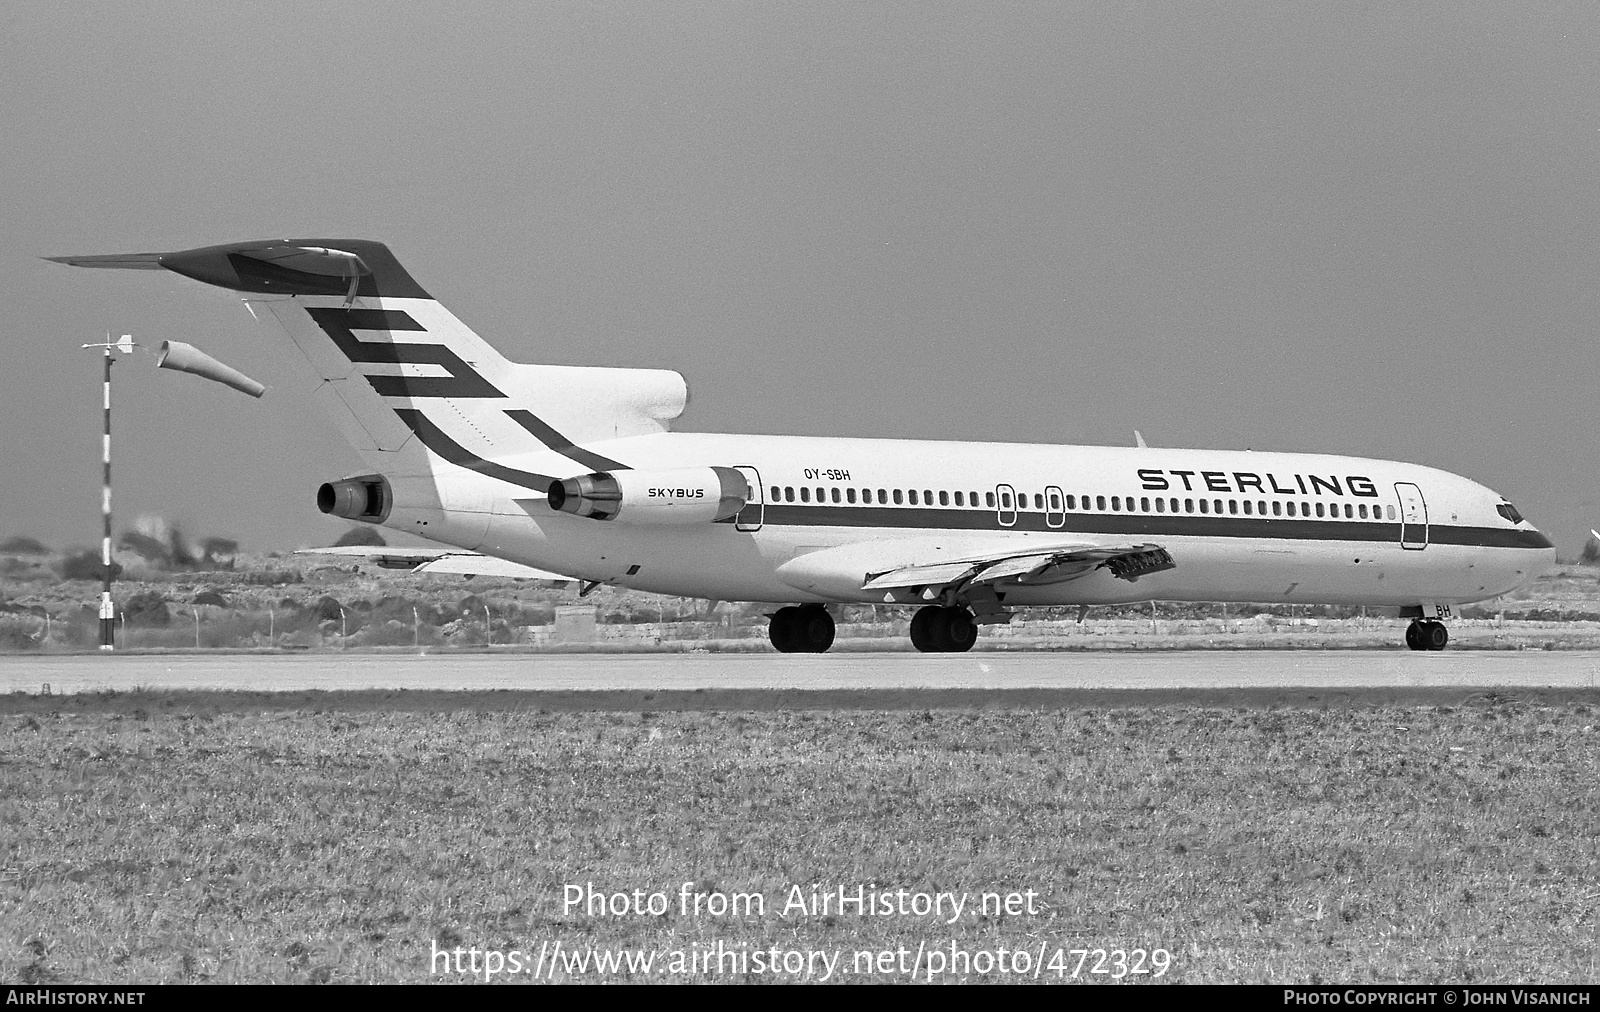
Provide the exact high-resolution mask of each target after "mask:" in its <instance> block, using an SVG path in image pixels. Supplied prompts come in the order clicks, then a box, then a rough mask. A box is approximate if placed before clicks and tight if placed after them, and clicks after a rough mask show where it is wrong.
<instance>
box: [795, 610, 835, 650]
mask: <svg viewBox="0 0 1600 1012" xmlns="http://www.w3.org/2000/svg"><path fill="white" fill-rule="evenodd" d="M798 611H799V615H798V617H797V618H796V619H795V620H794V624H793V625H792V626H791V627H790V628H792V629H793V631H794V637H795V641H796V642H797V643H798V644H799V647H798V649H799V650H800V651H801V652H803V653H808V654H821V653H826V652H827V650H828V648H829V647H831V646H833V632H834V628H833V616H832V615H829V614H828V609H826V608H823V607H821V606H820V605H819V606H817V607H805V608H800V609H798Z"/></svg>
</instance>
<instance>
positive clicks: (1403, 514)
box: [1394, 481, 1428, 552]
mask: <svg viewBox="0 0 1600 1012" xmlns="http://www.w3.org/2000/svg"><path fill="white" fill-rule="evenodd" d="M1394 491H1395V494H1396V495H1398V496H1399V497H1400V547H1401V548H1406V549H1410V550H1411V551H1416V552H1420V551H1422V550H1423V549H1424V548H1427V547H1428V504H1427V503H1426V502H1424V501H1423V499H1422V489H1420V488H1418V487H1417V486H1415V485H1413V484H1411V483H1410V482H1408V481H1397V482H1395V485H1394Z"/></svg>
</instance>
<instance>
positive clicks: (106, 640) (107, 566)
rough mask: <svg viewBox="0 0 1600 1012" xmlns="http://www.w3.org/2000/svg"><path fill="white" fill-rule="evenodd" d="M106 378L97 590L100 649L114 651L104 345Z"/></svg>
mask: <svg viewBox="0 0 1600 1012" xmlns="http://www.w3.org/2000/svg"><path fill="white" fill-rule="evenodd" d="M105 361H106V378H105V383H104V384H103V386H102V390H103V395H102V397H103V403H104V405H105V420H106V425H105V434H104V435H103V436H102V437H101V443H100V461H101V464H102V465H103V467H104V484H103V486H102V487H101V489H100V513H101V516H102V517H103V518H104V520H105V533H104V536H103V537H102V538H101V541H100V562H101V565H102V568H103V574H104V582H103V583H102V585H101V590H100V649H101V650H114V649H116V630H117V624H116V618H117V611H116V605H114V604H112V603H111V363H112V362H114V361H116V359H114V358H113V357H112V356H111V344H110V342H109V341H107V343H106V356H105Z"/></svg>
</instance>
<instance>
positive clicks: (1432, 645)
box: [1406, 619, 1450, 650]
mask: <svg viewBox="0 0 1600 1012" xmlns="http://www.w3.org/2000/svg"><path fill="white" fill-rule="evenodd" d="M1449 642H1450V631H1449V630H1448V629H1446V628H1445V627H1444V623H1443V622H1435V621H1434V620H1433V619H1418V620H1417V621H1415V622H1412V623H1411V624H1410V625H1408V626H1406V646H1408V647H1410V648H1411V649H1413V650H1443V649H1444V645H1445V644H1446V643H1449Z"/></svg>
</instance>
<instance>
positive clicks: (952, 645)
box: [911, 605, 978, 654]
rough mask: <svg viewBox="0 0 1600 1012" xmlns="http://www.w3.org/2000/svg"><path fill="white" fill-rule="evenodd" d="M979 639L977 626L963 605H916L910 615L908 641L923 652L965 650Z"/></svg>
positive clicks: (969, 648) (945, 652)
mask: <svg viewBox="0 0 1600 1012" xmlns="http://www.w3.org/2000/svg"><path fill="white" fill-rule="evenodd" d="M977 641H978V627H977V625H976V624H974V623H973V621H972V612H970V611H968V610H967V609H965V608H940V607H938V606H936V605H929V606H928V607H926V608H919V609H918V610H917V613H916V614H915V615H913V616H912V618H911V645H912V646H914V647H916V648H917V649H918V650H920V651H922V652H923V653H925V654H948V653H964V652H966V651H968V650H971V649H972V644H974V643H976V642H977Z"/></svg>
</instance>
